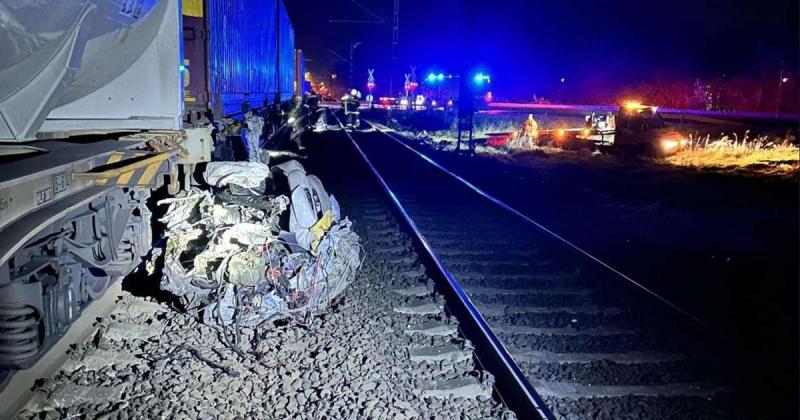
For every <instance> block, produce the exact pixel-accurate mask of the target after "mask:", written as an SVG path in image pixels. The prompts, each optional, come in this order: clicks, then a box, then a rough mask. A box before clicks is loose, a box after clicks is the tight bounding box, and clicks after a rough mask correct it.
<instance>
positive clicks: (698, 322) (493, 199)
mask: <svg viewBox="0 0 800 420" xmlns="http://www.w3.org/2000/svg"><path fill="white" fill-rule="evenodd" d="M365 122H366V123H367V124H369V125H370V126H371V127H372V128H373V129H375V131H378V132H380V133H382V134H383V135H385V136H387V137H389V138H390V139H392V140H394V141H395V142H397V143H398V144H400V145H402V146H403V147H405V148H406V149H408V150H410V151H412V152H414V153H415V154H417V155H418V156H419V157H421V158H422V159H423V160H425V161H426V162H428V163H430V164H431V165H433V166H434V167H436V168H438V169H439V170H441V171H443V172H445V173H446V174H448V175H450V176H451V177H453V178H455V179H457V180H458V181H460V182H461V183H462V184H464V185H465V186H467V187H468V188H469V189H471V190H473V191H474V192H476V193H477V194H479V195H481V196H482V197H484V198H485V199H487V200H489V201H491V202H492V203H494V204H496V205H497V206H499V207H500V208H502V209H504V210H506V211H508V212H509V213H511V214H513V215H515V216H517V217H519V218H520V219H522V220H523V221H525V222H527V223H529V224H531V225H533V226H535V227H537V228H538V229H541V230H542V231H543V232H545V233H547V234H548V235H550V236H552V237H553V238H555V239H557V240H558V241H559V242H561V243H562V244H563V245H566V246H567V247H569V248H572V249H573V250H575V251H577V252H578V253H580V254H582V255H583V256H585V257H586V258H588V259H589V260H591V261H592V262H594V263H596V264H598V265H599V266H601V267H603V268H605V269H607V270H609V271H610V272H612V273H614V274H616V275H617V276H619V277H620V278H622V279H623V280H625V281H626V282H628V283H629V284H630V285H632V286H633V287H635V288H637V289H639V290H640V291H642V292H644V293H645V294H647V295H648V296H650V297H651V298H653V299H654V300H655V301H657V302H658V303H660V304H662V305H664V306H665V307H667V308H669V309H671V310H673V311H674V312H676V313H677V314H679V315H680V316H682V317H684V318H685V319H686V320H688V321H690V322H692V323H693V324H695V325H696V326H698V327H700V328H702V329H703V330H704V331H706V332H707V333H710V334H713V335H714V336H717V337H719V338H721V339H723V340H725V341H728V342H734V340H733V339H732V338H731V337H729V336H727V335H726V334H723V333H721V332H719V331H717V330H716V329H715V328H713V327H711V326H710V325H708V324H707V323H706V322H704V321H703V320H701V319H700V318H698V317H696V316H694V315H692V314H691V313H690V312H689V311H687V310H685V309H683V308H682V307H680V306H678V305H677V304H675V303H672V302H670V301H669V300H668V299H667V298H665V297H663V296H661V295H659V294H658V293H656V292H655V291H654V290H652V289H650V288H648V287H647V286H645V285H643V284H642V283H640V282H638V281H636V280H634V279H633V278H631V277H630V276H628V275H627V274H625V273H623V272H621V271H620V270H618V269H616V268H614V267H613V266H611V265H610V264H608V263H606V262H605V261H603V260H601V259H600V258H599V257H596V256H594V255H592V254H591V253H589V251H586V250H585V249H583V248H581V247H580V246H578V245H576V244H574V243H572V242H571V241H569V240H568V239H566V238H564V237H563V236H561V235H559V234H557V233H555V232H554V231H552V230H551V229H549V228H547V227H546V226H544V225H542V224H541V223H539V222H537V221H535V220H533V219H532V218H530V217H529V216H527V215H526V214H524V213H522V212H520V211H519V210H517V209H515V208H513V207H511V206H510V205H508V204H506V203H505V202H503V201H502V200H500V199H499V198H497V197H495V196H493V195H491V194H489V193H488V192H486V191H484V190H482V189H480V188H479V187H478V186H476V185H475V184H473V183H471V182H469V181H467V180H466V179H464V178H462V177H461V176H460V175H458V174H456V173H453V172H452V171H450V170H449V169H447V168H445V167H444V166H442V165H440V164H439V163H438V162H436V161H435V160H433V159H432V158H430V157H429V156H427V155H426V154H424V153H422V152H420V151H419V150H416V149H415V148H413V147H411V146H409V145H408V144H406V143H405V142H404V141H402V140H400V139H398V138H397V137H395V136H393V135H391V134H389V133H388V132H386V131H385V130H384V129H381V128H380V127H378V126H377V125H376V124H374V123H370V122H367V121H365Z"/></svg>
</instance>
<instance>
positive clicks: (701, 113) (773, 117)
mask: <svg viewBox="0 0 800 420" xmlns="http://www.w3.org/2000/svg"><path fill="white" fill-rule="evenodd" d="M656 105H657V104H656ZM489 109H491V110H497V111H566V112H579V113H586V112H617V111H618V110H619V106H606V105H559V104H528V103H515V102H492V103H491V104H489ZM658 110H659V112H661V113H662V114H668V115H671V116H675V117H679V116H681V115H686V116H698V117H709V118H717V119H721V120H726V119H734V120H736V119H753V120H765V121H800V114H786V113H779V112H742V111H739V112H736V111H731V112H728V111H706V110H702V109H679V108H659V109H658Z"/></svg>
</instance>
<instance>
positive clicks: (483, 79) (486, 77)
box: [473, 73, 492, 85]
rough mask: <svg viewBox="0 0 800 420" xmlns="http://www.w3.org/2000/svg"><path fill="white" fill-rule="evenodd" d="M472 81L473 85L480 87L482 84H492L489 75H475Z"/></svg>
mask: <svg viewBox="0 0 800 420" xmlns="http://www.w3.org/2000/svg"><path fill="white" fill-rule="evenodd" d="M473 80H474V81H475V84H478V85H482V84H483V82H489V83H492V79H491V78H490V77H489V75H487V74H483V73H478V74H476V75H475V77H474V78H473Z"/></svg>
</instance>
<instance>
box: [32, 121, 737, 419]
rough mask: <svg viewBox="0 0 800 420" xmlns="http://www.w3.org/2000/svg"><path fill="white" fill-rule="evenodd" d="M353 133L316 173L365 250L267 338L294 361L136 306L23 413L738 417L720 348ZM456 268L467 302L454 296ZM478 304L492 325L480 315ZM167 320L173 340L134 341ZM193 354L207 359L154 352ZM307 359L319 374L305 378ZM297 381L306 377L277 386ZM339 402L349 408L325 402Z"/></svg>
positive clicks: (87, 345)
mask: <svg viewBox="0 0 800 420" xmlns="http://www.w3.org/2000/svg"><path fill="white" fill-rule="evenodd" d="M348 134H349V137H350V138H348V136H347V134H346V133H344V132H327V133H323V134H318V135H316V136H317V137H318V138H316V139H315V140H314V141H313V142H312V145H310V147H309V150H310V153H311V155H312V156H311V157H312V159H311V161H310V162H309V163H308V167H309V169H310V170H311V171H312V172H315V173H317V174H319V175H320V177H321V178H322V179H325V180H326V184H327V185H328V186H329V188H330V191H332V192H333V193H334V194H335V195H336V196H337V198H338V199H339V201H340V203H341V205H342V208H343V209H345V212H346V214H347V215H348V216H350V217H351V218H352V219H353V220H354V221H355V223H354V229H355V230H356V232H357V233H358V234H359V235H360V236H361V237H362V239H363V241H364V247H365V250H366V253H367V256H368V257H367V259H366V260H365V265H364V269H363V273H362V274H359V276H358V278H357V280H356V282H355V283H354V284H353V285H352V286H351V287H350V288H349V289H348V291H347V293H346V294H345V297H344V299H343V301H342V302H341V303H339V304H337V305H336V306H334V307H333V308H332V310H331V313H329V314H326V315H325V316H324V317H323V318H322V320H321V321H320V323H319V325H318V326H317V327H318V329H317V330H316V331H320V332H313V331H312V332H300V333H298V332H297V329H296V328H288V329H287V328H284V329H277V330H274V331H268V332H266V333H265V332H262V333H261V334H262V335H261V337H260V339H261V340H262V341H263V342H264V343H266V345H268V346H271V347H269V350H267V353H264V355H265V356H266V358H268V359H271V360H272V359H274V360H285V361H287V362H286V363H285V364H284V365H282V366H279V367H278V366H266V365H265V364H264V363H254V362H253V361H251V360H246V359H241V358H238V357H236V356H235V355H233V354H227V353H226V354H227V356H226V355H225V354H223V353H222V352H221V350H220V349H219V347H224V346H223V344H222V343H221V342H219V337H215V336H214V334H212V333H210V332H209V331H207V329H208V328H207V327H205V326H202V325H200V324H197V322H196V320H195V319H194V318H193V317H192V316H191V315H186V314H174V313H173V314H170V313H169V312H168V311H167V315H165V311H164V309H165V308H164V306H163V305H161V309H159V308H158V307H157V306H158V305H156V304H154V303H153V302H152V301H151V302H147V301H145V302H142V301H141V300H142V299H141V298H135V297H131V296H126V297H125V298H123V300H122V301H121V303H120V305H119V307H118V308H117V309H116V310H115V311H114V312H113V313H112V314H111V316H109V317H105V318H103V319H102V320H101V321H100V322H87V323H79V324H76V326H75V329H76V332H81V335H82V336H84V337H85V336H88V335H91V336H93V337H94V339H93V340H91V341H89V342H83V343H82V344H79V345H77V346H73V347H72V350H71V352H70V355H69V358H68V359H67V361H66V364H65V365H63V366H61V365H60V363H61V362H57V363H59V364H58V365H56V366H55V367H54V366H51V367H50V369H51V371H54V370H55V371H59V369H58V368H59V367H61V369H60V371H59V372H58V373H57V374H55V375H52V374H42V376H44V377H45V378H47V377H49V379H46V380H44V381H39V382H37V386H36V387H35V391H36V395H37V397H36V399H35V400H34V401H32V402H31V403H30V404H29V405H28V407H27V408H26V409H25V410H24V411H23V412H22V414H21V417H23V418H24V417H37V416H41V415H42V413H43V412H46V411H55V412H56V413H58V414H60V415H84V416H87V417H92V416H94V415H101V414H109V413H121V412H123V411H124V412H126V413H129V414H131V413H132V414H133V415H135V414H136V413H140V414H141V415H152V414H156V415H164V416H173V415H187V416H193V415H197V413H213V412H214V410H216V411H217V412H219V413H226V412H228V413H239V412H241V413H240V414H242V415H247V414H249V415H253V416H259V415H261V416H269V415H292V414H296V413H297V410H303V409H305V410H313V412H317V413H323V412H324V413H327V414H328V415H331V416H334V417H336V416H344V417H353V416H356V417H358V416H390V415H393V414H394V413H406V414H407V413H417V414H419V415H422V416H424V417H430V416H436V415H443V416H445V417H458V416H460V415H466V416H471V417H479V418H483V417H500V416H503V417H505V416H507V411H506V409H505V408H504V406H503V404H501V403H500V402H499V400H504V402H505V403H506V405H508V406H509V407H513V408H515V411H516V412H517V413H518V415H519V417H521V418H529V417H531V418H536V417H540V418H584V417H591V418H626V417H631V418H730V417H737V416H741V413H742V412H741V411H740V406H739V405H738V404H737V403H736V398H737V397H738V395H737V393H736V390H735V388H734V387H733V386H732V383H731V380H730V379H729V378H727V377H726V376H725V375H724V374H721V373H719V369H716V368H715V367H713V366H711V365H712V364H710V363H708V359H707V358H706V356H707V355H709V354H710V352H711V351H712V349H710V348H705V347H701V346H702V345H703V341H702V340H698V339H696V337H693V331H694V330H692V329H690V328H686V327H685V324H682V323H681V322H680V321H676V320H675V319H674V318H673V317H672V316H671V315H670V314H669V313H668V311H665V310H661V309H659V310H653V306H652V304H650V303H649V301H646V300H643V299H642V297H641V295H640V294H637V293H635V292H631V291H627V290H625V288H624V287H620V286H619V284H618V281H617V280H614V279H610V278H609V276H608V274H607V273H605V272H604V271H603V270H601V269H598V268H597V267H596V266H595V265H592V264H590V263H587V262H586V261H585V260H583V259H582V258H579V257H577V256H575V255H574V253H571V252H569V250H567V249H565V248H564V247H563V246H561V245H559V244H558V243H555V242H554V241H552V240H551V239H550V238H549V237H548V236H547V235H543V234H542V233H541V232H538V231H537V230H535V229H532V228H531V227H530V226H529V225H527V224H525V223H521V222H520V221H519V220H517V219H516V218H514V217H511V216H510V215H509V214H508V213H507V212H505V211H504V210H502V209H500V208H498V207H497V206H496V205H495V204H493V203H491V202H489V201H487V200H486V199H485V198H483V197H480V196H477V195H476V194H474V192H472V191H470V190H468V189H466V188H464V187H463V185H461V184H460V183H459V182H457V180H454V179H453V178H452V177H450V176H449V175H446V174H444V173H443V172H441V171H439V170H438V169H436V168H434V167H433V166H431V165H430V163H429V162H426V161H425V160H423V159H420V158H419V157H418V156H415V155H413V154H412V153H411V152H410V151H408V150H407V149H405V148H404V147H402V146H401V145H399V144H397V143H396V142H394V141H392V140H391V139H389V138H388V137H386V135H385V134H383V133H381V132H380V131H377V130H376V131H371V132H355V133H348ZM351 139H352V141H353V142H354V143H355V144H356V145H358V147H359V148H360V150H362V151H363V152H364V154H365V155H366V156H367V157H368V158H369V161H370V163H371V164H372V165H373V167H374V169H376V170H377V171H378V174H379V175H380V177H381V179H382V180H383V182H385V186H388V187H389V188H390V191H389V192H390V193H391V195H390V197H389V198H390V199H389V200H387V199H386V195H385V191H381V190H380V188H379V187H380V185H379V184H376V183H375V181H374V179H373V174H371V173H370V171H369V168H368V167H367V166H363V165H359V164H352V162H354V161H356V160H357V159H358V155H357V154H356V152H355V150H354V149H352V148H350V147H349V146H348V142H350V141H351ZM420 185H425V186H426V188H419V186H420ZM395 200H396V201H395ZM393 204H394V205H393ZM396 204H400V207H397V206H396ZM409 225H410V226H409ZM409 227H414V228H416V230H413V229H412V230H409V229H408V228H409ZM417 234H421V237H417ZM431 257H432V259H431ZM443 274H444V275H445V276H444V278H443ZM447 276H451V277H452V279H455V280H457V281H458V287H459V290H460V291H461V292H463V293H464V295H463V296H460V295H459V294H457V293H456V294H454V293H453V291H452V290H448V288H449V287H450V286H449V285H448V278H447ZM612 284H613V286H612ZM471 307H474V308H475V309H476V310H477V311H478V312H479V314H480V316H477V319H476V318H475V315H476V314H470V313H469V311H467V312H465V309H464V308H471ZM137 308H138V309H137ZM141 308H145V309H146V310H144V311H143V310H142V309H141ZM93 321H94V320H93ZM480 322H485V326H486V327H490V329H491V331H489V334H490V337H487V336H486V335H485V332H482V331H481V328H482V326H481V325H478V324H479V323H480ZM123 327H124V328H123ZM153 328H157V329H158V330H159V331H161V332H162V333H161V334H156V335H153V334H150V333H148V334H141V336H137V335H136V334H133V333H130V331H133V332H136V331H145V330H150V329H153ZM681 328H683V329H681ZM78 330H80V331H78ZM98 331H103V332H102V333H100V334H98ZM108 331H111V333H109V332H108ZM124 331H128V333H125V332H124ZM676 331H683V332H682V333H680V334H676ZM251 333H252V335H253V336H255V334H257V332H248V331H245V334H246V335H248V334H251ZM482 334H484V335H482ZM98 337H99V338H98ZM493 339H496V340H498V341H497V342H494V341H492V340H493ZM78 341H80V340H78ZM98 342H99V343H100V344H99V346H98V345H97V343H98ZM498 343H501V344H500V345H499V348H498ZM187 346H191V347H192V349H193V350H192V351H190V352H189V354H190V355H192V354H200V356H202V357H186V356H183V357H162V358H154V355H164V354H166V355H170V354H173V353H174V352H181V351H184V350H186V351H188V350H187ZM208 349H211V350H208ZM212 350H213V351H212ZM60 351H61V352H62V353H61V354H60V356H61V357H62V361H63V349H62V350H60ZM506 352H508V353H510V355H511V356H513V360H512V361H511V362H510V365H505V363H508V361H507V360H505V358H504V353H506ZM321 355H324V359H325V360H326V362H321V360H322V359H321V358H322V356H321ZM46 357H50V356H46ZM187 359H190V360H188V361H187ZM43 360H44V359H43ZM114 360H117V362H114V363H112V362H113V361H114ZM308 360H311V363H312V365H313V366H316V368H315V369H317V370H318V371H319V373H320V375H316V377H315V376H313V375H312V376H307V373H308V372H306V370H307V369H308V367H309V362H308ZM724 367H725V366H723V368H724ZM220 369H222V370H223V373H224V372H237V373H241V375H243V376H242V378H241V380H237V378H236V377H233V375H232V374H230V373H229V374H227V375H226V374H223V373H220V372H219V370H220ZM273 369H275V370H273ZM515 374H519V376H520V378H521V379H520V380H521V382H518V381H516V380H515V378H514V375H515ZM287 375H288V377H289V378H292V379H293V381H290V383H289V382H286V381H285V380H283V379H281V381H282V382H281V381H278V382H281V383H280V384H277V385H276V384H275V381H276V380H275V379H274V378H285V377H287ZM34 376H35V375H34ZM209 377H214V378H216V379H215V380H214V381H212V382H211V383H209V381H208V378H209ZM237 377H238V375H237ZM109 378H110V379H109ZM294 378H299V379H294ZM370 378H371V379H370ZM243 382H247V383H249V385H247V386H245V385H243ZM381 383H385V384H388V385H387V386H384V385H381ZM240 386H241V387H240ZM332 392H336V393H338V394H337V395H340V397H341V403H336V404H327V403H325V398H326V395H328V396H330V395H331V393H332ZM301 393H302V394H303V396H300V394H301ZM531 393H532V394H531ZM252 394H257V395H261V397H260V399H258V401H256V400H255V399H250V398H248V396H249V395H252ZM119 395H124V396H125V401H124V404H122V403H120V401H119V400H118V396H119ZM186 395H190V396H191V397H190V398H189V399H186V397H185V396H186ZM153 396H155V398H153ZM199 396H202V398H201V397H199ZM365 397H366V399H365ZM198 398H199V399H198ZM371 399H377V400H379V401H380V402H379V403H378V404H370V403H369V400H371ZM242 401H245V402H244V403H243V402H242ZM526 404H528V405H527V407H528V408H529V409H528V410H525V409H523V408H524V407H526ZM267 406H269V407H275V410H274V411H269V410H268V411H264V408H265V407H267ZM521 407H523V408H521ZM243 410H244V411H243ZM148 413H149V414H148ZM193 413H195V414H193Z"/></svg>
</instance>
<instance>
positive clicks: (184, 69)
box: [178, 64, 186, 73]
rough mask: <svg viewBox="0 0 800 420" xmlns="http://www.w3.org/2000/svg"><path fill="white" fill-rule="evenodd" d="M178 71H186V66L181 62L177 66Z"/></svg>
mask: <svg viewBox="0 0 800 420" xmlns="http://www.w3.org/2000/svg"><path fill="white" fill-rule="evenodd" d="M178 71H180V72H181V73H183V72H185V71H186V66H184V65H183V64H181V65H180V66H178Z"/></svg>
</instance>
